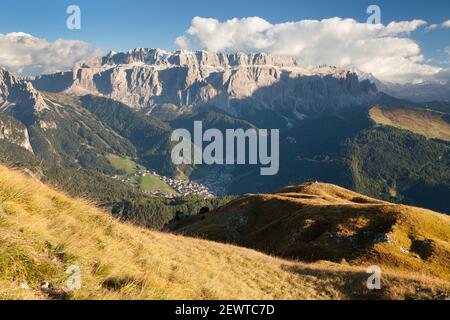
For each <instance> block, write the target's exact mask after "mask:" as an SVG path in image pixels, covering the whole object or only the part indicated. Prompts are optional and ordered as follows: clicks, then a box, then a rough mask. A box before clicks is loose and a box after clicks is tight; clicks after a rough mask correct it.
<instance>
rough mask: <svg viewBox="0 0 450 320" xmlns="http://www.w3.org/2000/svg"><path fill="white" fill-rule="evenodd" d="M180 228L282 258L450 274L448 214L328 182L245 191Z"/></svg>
mask: <svg viewBox="0 0 450 320" xmlns="http://www.w3.org/2000/svg"><path fill="white" fill-rule="evenodd" d="M179 232H182V233H185V234H189V235H197V236H202V237H205V238H207V239H210V240H216V241H221V242H230V243H235V244H239V245H242V246H244V247H249V248H253V249H257V250H260V251H263V252H266V253H270V254H273V255H277V256H282V257H288V258H295V259H300V260H302V261H308V262H314V261H320V260H329V261H334V262H345V263H347V262H348V263H350V264H351V265H362V266H365V265H370V264H377V265H380V266H385V267H387V268H390V269H395V270H403V271H413V272H416V271H418V270H420V272H421V273H424V274H429V275H433V276H437V277H441V278H442V279H445V280H449V278H450V267H449V266H450V217H448V216H446V215H443V214H439V213H436V212H433V211H429V210H424V209H419V208H414V207H408V206H403V205H394V204H390V203H388V202H384V201H379V200H375V199H372V198H369V197H366V196H363V195H360V194H357V193H355V192H352V191H349V190H346V189H343V188H340V187H337V186H334V185H331V184H320V183H313V184H306V185H302V186H299V187H289V188H286V189H283V190H281V191H280V192H278V193H275V194H261V195H247V196H244V197H242V198H240V199H238V200H236V201H233V202H231V203H230V204H228V205H226V206H225V207H223V208H221V209H219V210H218V211H217V212H213V213H211V214H209V215H208V216H207V217H206V218H205V219H204V220H200V221H197V222H196V223H194V224H192V225H188V226H186V227H184V228H180V230H179Z"/></svg>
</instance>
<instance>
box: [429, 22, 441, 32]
mask: <svg viewBox="0 0 450 320" xmlns="http://www.w3.org/2000/svg"><path fill="white" fill-rule="evenodd" d="M437 28H439V25H438V24H436V23H433V24H430V25H429V26H428V27H427V28H426V29H427V31H432V30H436V29H437Z"/></svg>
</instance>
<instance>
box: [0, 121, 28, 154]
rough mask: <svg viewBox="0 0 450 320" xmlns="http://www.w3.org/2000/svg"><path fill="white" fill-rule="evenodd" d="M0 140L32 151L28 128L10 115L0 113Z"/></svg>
mask: <svg viewBox="0 0 450 320" xmlns="http://www.w3.org/2000/svg"><path fill="white" fill-rule="evenodd" d="M0 140H5V141H8V142H9V143H12V144H15V145H18V146H19V147H22V148H24V149H26V150H28V151H30V152H31V153H33V148H32V146H31V143H30V137H29V135H28V129H27V128H26V127H25V126H24V125H23V124H21V123H20V122H18V121H16V120H15V119H13V118H12V117H8V116H3V115H0Z"/></svg>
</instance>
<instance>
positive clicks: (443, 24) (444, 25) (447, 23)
mask: <svg viewBox="0 0 450 320" xmlns="http://www.w3.org/2000/svg"><path fill="white" fill-rule="evenodd" d="M442 27H443V28H450V20H447V21H444V22H443V23H442Z"/></svg>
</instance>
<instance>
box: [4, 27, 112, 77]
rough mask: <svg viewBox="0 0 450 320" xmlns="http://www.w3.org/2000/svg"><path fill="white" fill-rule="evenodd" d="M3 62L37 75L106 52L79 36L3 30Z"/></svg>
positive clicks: (59, 69) (61, 69)
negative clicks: (68, 37) (51, 38)
mask: <svg viewBox="0 0 450 320" xmlns="http://www.w3.org/2000/svg"><path fill="white" fill-rule="evenodd" d="M0 48H1V49H0V66H3V67H4V68H6V69H8V70H10V71H12V72H14V73H17V74H20V75H37V74H42V73H53V72H57V71H63V70H67V69H70V68H71V67H72V66H73V65H74V64H75V63H76V62H80V61H83V60H86V59H89V58H92V57H94V56H99V55H101V54H102V53H103V51H102V50H100V49H98V48H96V47H94V46H92V45H90V44H88V43H86V42H83V41H78V40H64V39H58V40H56V41H54V42H49V41H47V40H46V39H42V38H37V37H34V36H32V35H30V34H27V33H22V32H13V33H7V34H0Z"/></svg>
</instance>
